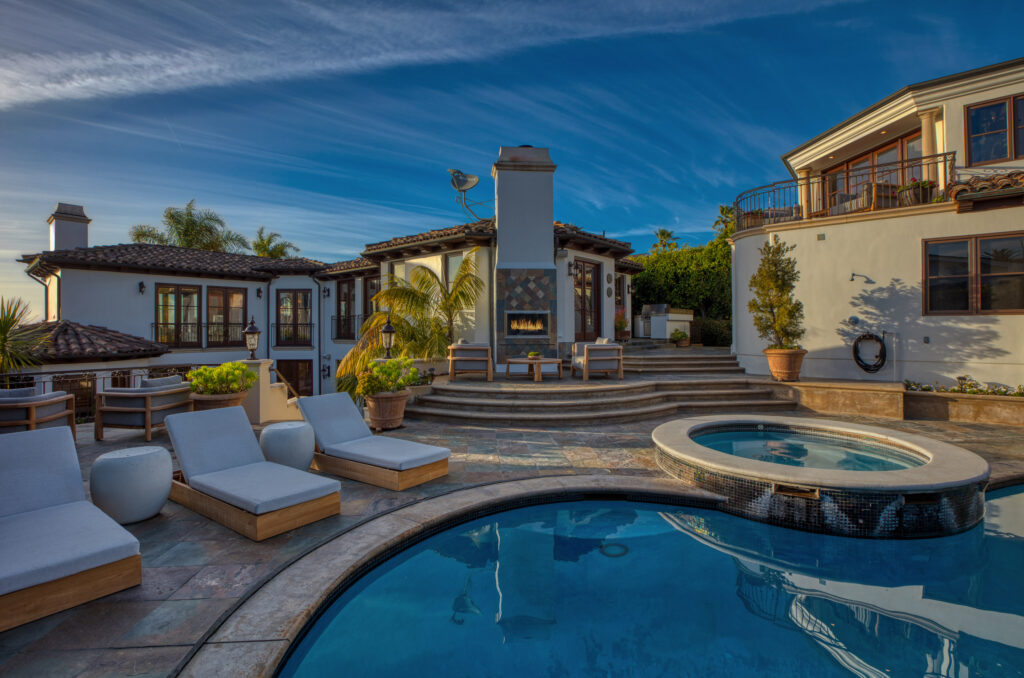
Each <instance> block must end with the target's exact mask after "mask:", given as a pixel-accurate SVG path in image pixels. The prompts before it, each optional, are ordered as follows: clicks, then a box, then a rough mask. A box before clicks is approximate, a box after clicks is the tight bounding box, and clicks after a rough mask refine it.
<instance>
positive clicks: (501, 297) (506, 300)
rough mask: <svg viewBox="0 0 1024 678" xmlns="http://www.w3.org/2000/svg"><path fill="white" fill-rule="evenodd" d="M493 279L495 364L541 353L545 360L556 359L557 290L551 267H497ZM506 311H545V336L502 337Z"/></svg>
mask: <svg viewBox="0 0 1024 678" xmlns="http://www.w3.org/2000/svg"><path fill="white" fill-rule="evenodd" d="M494 277H495V290H494V291H495V304H494V324H495V346H496V347H497V356H495V361H496V362H498V363H503V362H505V358H518V357H523V356H525V355H526V354H527V353H528V352H529V351H540V353H541V355H543V356H544V357H545V358H556V357H558V341H557V337H558V291H557V289H558V288H557V286H556V280H555V269H553V268H499V269H496V270H495V272H494ZM505 311H547V312H548V313H549V325H548V336H547V337H523V338H522V339H514V338H511V337H507V336H506V335H505V329H506V322H505Z"/></svg>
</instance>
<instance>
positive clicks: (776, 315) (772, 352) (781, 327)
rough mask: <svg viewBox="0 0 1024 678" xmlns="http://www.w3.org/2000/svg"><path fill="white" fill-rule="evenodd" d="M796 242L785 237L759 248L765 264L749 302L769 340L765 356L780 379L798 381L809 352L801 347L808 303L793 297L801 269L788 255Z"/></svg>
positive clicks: (762, 333) (760, 267)
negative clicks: (797, 268)
mask: <svg viewBox="0 0 1024 678" xmlns="http://www.w3.org/2000/svg"><path fill="white" fill-rule="evenodd" d="M795 247H796V246H795V245H787V244H786V243H784V242H782V241H781V240H777V241H775V242H774V243H773V242H771V241H769V242H766V243H765V244H764V245H763V246H762V247H761V248H760V249H759V250H758V251H759V252H760V253H761V263H760V264H759V265H758V267H757V271H755V272H754V275H753V276H751V278H750V291H751V292H753V293H754V298H753V299H751V300H750V303H749V304H747V309H748V310H749V311H750V314H751V316H752V319H753V321H754V328H755V329H756V330H757V334H758V336H760V337H761V339H763V340H765V341H767V342H768V344H769V345H768V348H766V349H764V355H765V357H766V358H767V359H768V369H769V371H771V373H772V376H773V377H775V379H777V380H778V381H798V380H799V379H800V368H801V366H802V365H803V360H804V356H805V355H807V351H805V350H804V349H802V348H800V346H799V343H798V342H799V341H800V339H801V338H802V337H803V336H804V332H805V330H804V327H803V322H804V305H803V303H802V302H800V301H798V300H797V299H796V297H795V296H793V290H794V289H795V288H796V283H797V281H798V280H800V272H799V271H797V270H796V259H794V258H793V257H790V256H788V254H789V253H790V252H791V251H793V249H795Z"/></svg>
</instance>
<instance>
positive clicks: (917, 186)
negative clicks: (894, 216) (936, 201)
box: [896, 178, 936, 207]
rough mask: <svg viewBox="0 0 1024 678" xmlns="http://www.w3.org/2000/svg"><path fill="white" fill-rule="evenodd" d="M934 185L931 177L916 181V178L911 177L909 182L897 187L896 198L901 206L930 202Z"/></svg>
mask: <svg viewBox="0 0 1024 678" xmlns="http://www.w3.org/2000/svg"><path fill="white" fill-rule="evenodd" d="M935 186H936V184H935V182H934V181H932V180H931V179H921V180H920V181H918V180H917V179H916V178H911V180H910V183H908V184H905V185H903V186H900V187H899V190H898V191H897V198H896V200H897V202H898V203H899V205H900V206H902V207H909V206H911V205H923V204H925V203H929V202H932V194H933V193H934V192H935Z"/></svg>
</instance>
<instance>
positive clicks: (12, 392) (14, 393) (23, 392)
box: [0, 386, 36, 398]
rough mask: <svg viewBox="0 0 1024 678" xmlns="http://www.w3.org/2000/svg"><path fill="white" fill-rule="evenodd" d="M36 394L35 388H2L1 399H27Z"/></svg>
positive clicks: (0, 389) (0, 391)
mask: <svg viewBox="0 0 1024 678" xmlns="http://www.w3.org/2000/svg"><path fill="white" fill-rule="evenodd" d="M35 394H36V387H35V386H25V387H22V388H0V398H27V397H29V396H34V395H35Z"/></svg>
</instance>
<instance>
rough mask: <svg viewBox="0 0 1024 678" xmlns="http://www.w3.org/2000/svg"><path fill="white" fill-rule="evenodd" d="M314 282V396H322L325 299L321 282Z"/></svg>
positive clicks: (314, 279) (315, 280)
mask: <svg viewBox="0 0 1024 678" xmlns="http://www.w3.org/2000/svg"><path fill="white" fill-rule="evenodd" d="M313 282H314V283H315V284H316V344H315V345H314V346H313V350H314V351H316V372H315V374H316V378H315V379H314V381H316V393H315V394H314V395H320V394H321V393H323V390H324V383H323V382H324V377H323V375H322V374H320V358H321V356H320V333H321V332H323V331H324V328H323V319H324V312H323V303H324V299H323V297H322V296H320V295H321V294H322V292H323V291H322V290H321V289H320V281H319V280H317V279H316V278H313Z"/></svg>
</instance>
